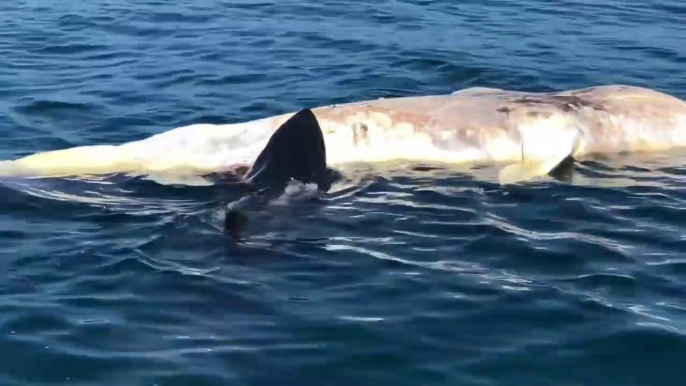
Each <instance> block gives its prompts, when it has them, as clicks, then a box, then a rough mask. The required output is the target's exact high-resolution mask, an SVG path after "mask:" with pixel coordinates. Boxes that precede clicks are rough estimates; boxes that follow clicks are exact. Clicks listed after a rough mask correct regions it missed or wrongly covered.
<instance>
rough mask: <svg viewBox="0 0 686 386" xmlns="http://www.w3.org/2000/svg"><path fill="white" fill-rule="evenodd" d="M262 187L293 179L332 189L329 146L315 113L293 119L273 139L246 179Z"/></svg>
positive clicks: (278, 184) (305, 111) (295, 116)
mask: <svg viewBox="0 0 686 386" xmlns="http://www.w3.org/2000/svg"><path fill="white" fill-rule="evenodd" d="M244 179H245V181H247V182H249V183H252V184H255V185H257V186H260V187H269V188H271V187H276V186H284V185H286V184H288V182H289V181H290V180H291V179H293V180H297V181H300V182H302V183H316V184H317V185H318V186H319V188H320V189H322V190H326V189H327V188H328V186H327V185H328V171H327V167H326V146H325V144H324V135H323V134H322V130H321V128H320V127H319V122H317V118H316V117H315V115H314V113H312V111H311V110H309V109H305V110H301V111H299V112H298V113H296V114H294V115H293V116H292V117H290V118H289V119H288V120H287V121H286V122H285V123H284V124H282V125H281V126H280V127H279V128H278V129H277V130H276V132H274V134H273V135H272V136H271V138H270V139H269V142H268V143H267V145H266V146H265V148H264V149H263V150H262V152H261V153H260V155H259V156H258V157H257V159H256V160H255V162H254V163H253V165H252V166H251V168H250V170H248V172H247V173H246V175H245V177H244Z"/></svg>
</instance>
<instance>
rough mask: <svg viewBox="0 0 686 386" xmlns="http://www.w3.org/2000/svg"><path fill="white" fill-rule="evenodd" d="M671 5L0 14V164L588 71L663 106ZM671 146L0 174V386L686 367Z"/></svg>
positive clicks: (444, 377)
mask: <svg viewBox="0 0 686 386" xmlns="http://www.w3.org/2000/svg"><path fill="white" fill-rule="evenodd" d="M685 16H686V6H685V5H683V4H682V2H680V1H676V0H672V1H670V0H659V1H658V0H653V1H633V0H623V1H620V0H614V1H610V2H604V3H601V2H595V1H585V0H567V1H558V2H549V1H543V0H526V1H524V2H513V1H495V0H493V1H462V2H453V1H449V0H433V1H432V0H412V1H410V0H404V1H401V0H387V1H383V0H382V1H377V2H367V1H356V0H323V1H318V2H314V3H313V2H305V1H301V0H298V1H296V0H281V1H255V0H240V1H228V0H197V1H179V2H162V1H151V0H147V1H131V0H94V1H81V2H65V1H44V0H24V1H18V2H6V4H3V5H0V128H2V129H1V130H0V158H1V159H10V158H16V157H20V156H24V155H28V154H32V153H34V152H37V151H42V150H50V149H59V148H65V147H71V146H79V145H90V144H103V143H108V144H116V143H121V142H124V141H131V140H136V139H142V138H145V137H148V136H150V135H152V134H156V133H161V132H164V131H166V130H169V129H172V128H176V127H179V126H182V125H187V124H192V123H228V122H239V121H246V120H249V119H254V118H260V117H264V116H268V115H273V114H279V113H284V112H288V111H293V110H296V109H299V108H302V107H304V106H318V105H324V104H329V103H342V102H352V101H356V100H362V99H371V98H377V97H395V96H410V95H426V94H434V93H448V92H452V91H455V90H458V89H462V88H465V87H472V86H484V87H499V88H508V89H517V90H525V91H550V90H564V89H569V88H576V87H588V86H592V85H599V84H613V83H624V84H631V85H637V86H646V87H650V88H653V89H656V90H659V91H663V92H667V93H670V94H672V95H675V96H679V97H681V98H685V97H686V75H685V73H684V68H685V65H686V49H685V47H686V26H685V25H684V23H683V20H684V17H685ZM684 160H686V157H685V156H684V154H683V153H680V152H675V153H673V154H657V155H644V156H636V155H624V156H617V157H607V158H603V159H597V160H588V161H585V162H579V163H577V164H576V165H574V167H573V168H568V169H567V170H564V173H563V174H562V175H561V176H558V179H555V178H552V177H551V178H547V179H543V180H541V181H537V182H534V183H530V184H525V185H522V186H514V187H507V188H502V187H500V186H498V185H497V184H495V183H493V182H492V178H491V177H492V176H493V175H494V174H495V173H496V172H497V170H496V169H492V168H483V167H475V168H472V169H469V168H462V169H455V170H453V169H445V168H441V167H437V166H436V165H386V166H379V167H376V168H364V167H361V168H360V169H359V170H355V171H349V174H347V175H346V176H347V177H346V179H344V180H343V181H341V182H340V183H338V184H337V185H335V186H334V189H333V190H332V192H331V194H330V195H328V196H327V197H324V198H323V199H322V200H321V201H319V202H314V203H312V202H307V201H304V200H297V199H294V201H289V202H290V203H291V204H289V205H285V206H281V207H275V208H272V209H271V210H270V211H269V212H266V213H262V214H261V217H260V218H259V221H255V222H251V224H250V226H249V228H248V230H247V234H246V237H247V239H246V244H245V245H244V246H243V247H241V248H236V247H234V246H232V245H230V244H229V243H227V242H226V240H225V238H223V237H222V234H221V228H220V225H221V222H220V220H221V211H220V209H221V207H222V206H223V205H225V204H226V203H227V202H230V201H232V200H235V199H237V198H238V197H240V191H238V190H236V189H233V188H231V187H227V186H222V185H215V186H210V187H187V186H186V187H184V186H162V185H158V184H156V183H154V182H152V181H148V180H145V179H143V178H128V177H126V176H103V177H98V178H91V179H88V180H74V179H47V180H22V179H5V180H3V181H2V182H1V183H0V198H1V199H0V253H1V254H0V257H1V258H0V271H1V272H2V275H0V352H2V353H3V354H2V360H0V384H3V385H33V384H62V383H68V384H83V385H85V384H99V385H105V384H107V385H185V384H193V385H203V384H207V385H210V384H211V385H218V384H230V385H234V384H236V385H262V384H264V385H272V384H274V383H277V382H278V383H283V382H289V383H291V382H292V383H293V384H304V385H309V384H326V385H348V384H351V383H358V384H359V383H363V384H384V385H386V384H399V385H513V384H516V385H520V384H521V385H598V384H602V385H682V384H684V382H685V381H686V376H684V374H683V372H682V371H681V367H683V366H682V365H683V363H684V358H686V302H685V301H684V299H686V259H685V258H684V257H683V256H684V251H686V245H685V244H684V236H683V235H684V231H685V229H686V223H684V219H683V218H684V213H686V193H684V187H685V185H686V180H685V178H684V176H686V169H685V168H684V167H683V166H682V165H684V164H685V162H683V161H684Z"/></svg>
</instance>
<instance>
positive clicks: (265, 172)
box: [224, 109, 336, 241]
mask: <svg viewBox="0 0 686 386" xmlns="http://www.w3.org/2000/svg"><path fill="white" fill-rule="evenodd" d="M335 176H336V173H335V172H334V171H333V170H332V169H329V168H328V167H327V164H326V145H325V143H324V135H323V134H322V130H321V127H320V126H319V122H318V121H317V118H316V117H315V115H314V114H313V113H312V111H311V110H309V109H304V110H300V111H299V112H297V113H296V114H294V115H293V116H291V117H290V118H289V119H288V120H287V121H286V122H284V123H283V124H282V125H281V126H280V127H279V128H278V129H277V130H276V131H275V132H274V134H272V136H271V137H270V139H269V141H268V142H267V145H266V146H265V147H264V149H263V150H262V152H261V153H260V154H259V155H258V156H257V158H256V159H255V161H254V162H253V164H252V166H250V168H249V169H248V170H247V172H246V173H245V174H244V175H243V176H241V177H240V182H241V184H243V185H244V186H246V187H248V188H249V189H250V190H251V191H252V192H251V193H249V195H248V196H247V198H248V202H249V203H248V204H245V202H246V201H245V200H243V201H242V202H243V205H241V206H237V207H231V208H227V211H226V214H225V216H224V232H225V233H227V234H228V235H230V236H231V238H232V239H233V240H234V241H238V240H239V239H240V234H241V231H242V230H243V228H244V227H245V225H246V224H247V221H248V217H247V216H246V215H245V213H244V211H243V210H242V209H241V208H245V206H246V205H250V203H253V204H254V203H255V202H256V201H257V202H263V201H265V200H269V199H271V198H274V197H275V196H276V195H278V194H280V193H282V192H283V191H284V189H285V188H286V186H287V185H288V184H289V183H290V182H291V181H298V182H301V183H303V184H316V185H317V189H318V191H320V192H326V191H328V190H329V189H330V188H331V183H332V181H333V180H334V179H335ZM244 198H246V197H244Z"/></svg>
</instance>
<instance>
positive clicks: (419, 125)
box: [0, 85, 686, 183]
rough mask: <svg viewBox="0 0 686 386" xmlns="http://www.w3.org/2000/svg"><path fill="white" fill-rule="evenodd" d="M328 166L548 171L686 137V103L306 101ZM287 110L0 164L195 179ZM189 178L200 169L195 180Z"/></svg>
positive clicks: (644, 96) (508, 175)
mask: <svg viewBox="0 0 686 386" xmlns="http://www.w3.org/2000/svg"><path fill="white" fill-rule="evenodd" d="M311 111H312V112H313V113H314V115H315V116H316V119H317V120H318V122H319V125H320V126H321V129H322V131H323V133H324V140H325V143H326V149H327V161H328V165H330V166H335V165H339V164H345V163H357V162H368V163H373V162H386V161H393V160H405V161H419V162H440V163H497V164H502V165H503V167H502V169H501V170H500V172H499V180H500V182H501V183H516V182H520V181H527V180H530V179H532V178H535V177H538V176H542V175H545V174H547V173H549V172H550V171H551V170H552V169H554V168H555V167H556V166H557V165H558V164H560V163H561V162H562V161H563V160H565V159H566V158H568V157H572V158H576V159H578V158H581V157H584V156H587V155H592V154H608V153H620V152H647V151H666V150H669V149H672V148H677V147H684V146H686V103H685V102H684V101H682V100H681V99H678V98H676V97H673V96H670V95H667V94H664V93H661V92H658V91H654V90H650V89H646V88H640V87H632V86H623V85H611V86H597V87H590V88H584V89H575V90H569V91H563V92H548V93H532V92H519V91H509V90H501V89H491V88H470V89H465V90H461V91H457V92H454V93H452V94H448V95H429V96H417V97H400V98H389V99H378V100H372V101H364V102H355V103H348V104H340V105H331V106H322V107H317V108H314V109H312V110H311ZM293 115H294V113H288V114H282V115H278V116H273V117H268V118H262V119H257V120H252V121H248V122H243V123H234V124H224V125H209V124H196V125H190V126H185V127H180V128H176V129H173V130H169V131H167V132H164V133H161V134H157V135H154V136H151V137H149V138H146V139H143V140H140V141H134V142H129V143H124V144H121V145H96V146H83V147H75V148H70V149H64V150H57V151H48V152H42V153H37V154H34V155H30V156H27V157H24V158H20V159H17V160H13V161H4V162H0V175H14V176H17V175H23V176H34V177H40V176H59V175H78V174H103V173H117V172H120V173H132V174H147V175H153V176H168V177H171V178H172V179H174V178H177V179H184V178H185V179H186V180H187V181H193V182H197V181H200V182H202V181H203V180H202V178H201V177H202V176H203V175H207V174H209V173H215V172H223V171H227V170H231V169H232V168H235V167H236V165H240V164H248V163H250V162H252V160H254V159H255V157H256V156H257V155H258V154H259V153H260V152H261V151H262V149H263V148H264V147H265V146H266V143H267V141H268V140H269V138H270V136H271V135H272V134H273V133H274V132H275V131H276V130H277V128H279V127H280V126H281V125H282V124H283V123H284V122H286V121H287V120H288V119H289V118H290V117H292V116H293ZM196 178H197V179H196Z"/></svg>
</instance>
